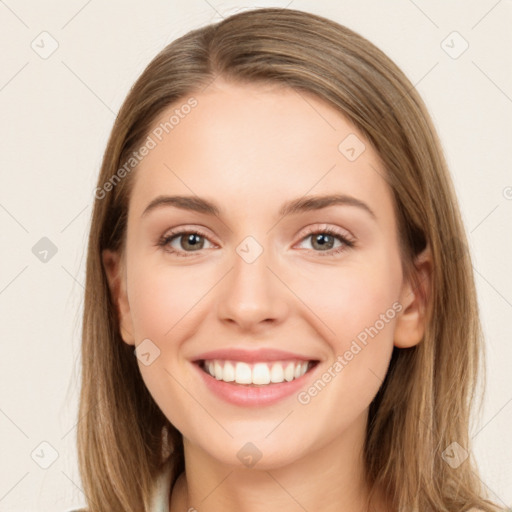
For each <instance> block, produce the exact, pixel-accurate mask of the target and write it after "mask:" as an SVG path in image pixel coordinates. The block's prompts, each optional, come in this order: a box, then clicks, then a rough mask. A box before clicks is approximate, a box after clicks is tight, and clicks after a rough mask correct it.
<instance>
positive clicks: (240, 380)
mask: <svg viewBox="0 0 512 512" xmlns="http://www.w3.org/2000/svg"><path fill="white" fill-rule="evenodd" d="M316 363H317V361H302V360H297V361H273V362H271V363H269V362H256V363H246V362H244V361H228V360H221V359H209V360H203V361H200V362H199V365H200V367H201V368H202V369H203V370H204V371H205V372H206V373H208V374H209V375H211V376H212V377H214V378H215V379H217V380H222V381H224V382H232V383H234V384H243V385H257V386H265V385H271V384H280V383H282V382H285V381H286V382H291V381H293V380H295V379H298V378H300V377H302V376H303V375H304V374H305V373H306V372H307V371H308V370H310V369H311V368H312V367H313V366H314V365H315V364H316Z"/></svg>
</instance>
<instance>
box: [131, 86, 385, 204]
mask: <svg viewBox="0 0 512 512" xmlns="http://www.w3.org/2000/svg"><path fill="white" fill-rule="evenodd" d="M190 105H193V106H192V107H191V106H190ZM148 137H149V138H150V139H151V143H150V145H151V146H152V148H151V149H150V151H149V152H148V154H147V155H146V156H145V157H144V158H143V159H142V161H141V162H140V164H139V165H138V168H137V170H136V172H135V184H134V187H133V191H132V198H131V201H130V209H131V210H132V209H133V210H136V213H138V214H141V213H142V211H143V209H144V207H145V206H146V205H147V203H148V202H149V201H151V200H152V199H154V197H156V196H158V195H162V194H186V195H198V196H201V197H209V198H211V199H212V200H213V201H215V202H216V203H218V204H220V205H221V207H223V210H224V209H226V210H227V209H229V205H232V206H233V207H236V208H243V209H245V210H252V211H257V210H258V209H264V208H267V207H268V208H273V207H274V204H275V203H277V202H278V203H279V204H281V203H282V202H283V201H285V200H286V199H289V198H296V197H300V196H304V195H310V194H311V195H314V194H327V193H329V194H330V193H347V194H351V195H354V196H357V197H358V198H360V199H361V200H364V201H365V202H369V203H373V204H376V203H379V202H380V203H383V204H382V205H381V207H382V208H386V207H388V208H389V207H390V206H391V195H390V191H389V190H388V187H387V184H386V182H385V179H384V175H385V172H384V170H383V168H382V164H381V162H380V159H379V158H378V155H377V154H376V152H375V151H374V150H373V148H372V147H371V146H370V144H369V143H368V141H367V140H365V138H364V136H363V135H362V134H361V133H360V131H359V130H357V129H356V128H355V127H354V126H353V125H352V124H351V123H350V122H349V121H348V120H347V119H346V118H345V117H344V116H343V115H342V114H341V113H340V112H338V111H336V110H335V109H334V108H333V107H332V106H330V105H328V104H327V103H326V102H324V101H323V100H321V99H319V98H317V97H316V96H313V95H311V94H308V93H305V92H302V91H300V92H299V91H295V90H293V89H290V88H284V87H281V86H278V87H276V86H272V85H267V84H264V85H259V84H248V85H246V84H244V85H238V84H232V83H227V82H224V81H222V80H219V79H217V80H216V81H215V82H214V83H212V84H211V85H210V86H209V87H208V88H207V89H206V90H204V91H202V92H199V93H196V94H191V95H190V96H187V97H185V98H183V99H181V100H180V101H177V102H176V103H174V104H173V105H172V106H170V107H168V108H166V109H165V111H163V112H162V113H161V114H160V115H159V116H158V118H157V119H156V120H155V122H154V123H153V124H152V126H151V127H150V129H149V130H148ZM148 140H149V139H148ZM276 207H277V205H276ZM239 211H240V210H239Z"/></svg>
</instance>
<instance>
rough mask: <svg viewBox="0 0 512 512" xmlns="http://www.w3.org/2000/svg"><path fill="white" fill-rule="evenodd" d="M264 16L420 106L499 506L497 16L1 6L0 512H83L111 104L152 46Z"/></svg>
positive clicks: (390, 8) (501, 106)
mask: <svg viewBox="0 0 512 512" xmlns="http://www.w3.org/2000/svg"><path fill="white" fill-rule="evenodd" d="M263 6H278V7H289V8H295V9H300V10H306V11H311V12H314V13H317V14H320V15H323V16H325V17H328V18H332V19H333V20H335V21H337V22H339V23H342V24H345V25H347V26H348V27H349V28H351V29H353V30H355V31H357V32H359V33H361V34H362V35H364V36H365V37H367V38H368V39H370V40H371V41H372V42H374V43H375V44H376V45H377V46H379V47H380V48H381V49H382V50H384V51H385V52H386V53H387V54H388V55H389V56H390V57H391V58H392V59H394V60H395V62H396V63H397V64H398V65H399V66H400V67H401V68H402V69H403V70H404V72H405V73H406V74H407V76H408V77H409V78H410V80H411V81H412V83H413V84H414V85H415V86H416V87H417V89H418V90H419V92H420V94H421V95H422V96H423V98H424V100H425V101H426V103H427V107H428V108H429V110H430V112H431V114H432V116H433V119H434V122H435V125H436V127H437V129H438V132H439V135H440V138H441V140H442V144H443V146H444V148H445V151H446V156H447V159H448V163H449V165H450V169H451V172H452V176H453V180H454V182H455V186H456V190H457V194H458V197H459V200H460V204H461V209H462V213H463V218H464V221H465V224H466V228H467V231H468V235H469V241H470V250H471V253H472V256H473V258H474V269H475V276H476V284H477V287H478V294H479V302H480V306H481V311H482V321H483V326H484V329H485V333H486V337H487V357H488V375H487V394H486V396H485V401H484V406H483V412H482V416H481V418H475V424H474V426H473V428H472V435H473V442H474V456H475V458H476V460H477V462H478V463H479V466H480V469H481V476H482V478H483V480H484V481H485V482H486V484H487V486H488V490H489V494H490V495H491V497H492V498H493V499H494V500H496V501H497V502H498V503H501V504H502V505H508V506H509V507H510V506H511V503H512V441H511V437H510V432H511V426H512V382H511V378H510V365H511V362H512V339H511V331H512V330H511V327H510V321H511V319H512V272H511V270H510V254H511V253H512V233H511V228H510V226H511V220H512V171H511V169H512V156H511V151H510V147H511V141H512V123H511V119H512V71H511V70H512V57H511V49H512V31H511V30H510V27H511V26H512V25H511V23H512V3H511V1H510V0H501V1H497V0H480V1H470V2H468V1H452V2H442V1H440V0H437V1H426V0H415V2H413V1H412V0H397V1H390V2H379V1H377V0H373V1H372V0H367V1H350V2H349V1H334V0H332V1H328V0H322V1H316V2H313V1H310V2H307V1H299V0H294V1H291V2H290V0H286V1H284V2H279V1H276V2H256V3H254V4H251V3H249V2H241V3H234V2H220V1H214V0H190V1H187V2H185V1H183V2H178V1H157V0H150V1H146V2H135V1H133V0H131V1H120V0H115V1H104V2H100V1H99V0H89V1H87V0H72V1H68V2H57V1H48V2H36V1H22V0H20V1H15V0H6V1H2V2H0V44H1V48H2V54H1V56H2V57H1V58H2V62H1V66H0V111H1V123H0V129H1V133H0V140H1V141H2V144H1V151H0V173H1V188H0V233H1V237H2V243H1V246H0V247H1V249H0V251H1V253H0V255H1V256H0V257H1V265H0V314H1V322H0V329H1V349H2V350H1V371H0V431H1V434H0V461H1V462H0V464H1V466H0V510H1V511H3V512H17V511H20V512H21V511H23V512H29V511H41V512H42V511H45V512H63V511H65V510H68V509H69V508H72V507H73V506H75V507H77V506H79V505H82V504H84V497H83V494H82V492H81V483H80V478H79V475H78V471H77V458H76V448H75V435H76V423H77V421H79V420H78V418H77V404H78V389H79V388H78V384H79V375H80V364H79V363H80V361H79V349H80V327H81V318H80V316H81V308H82V296H83V283H84V277H85V276H84V268H85V250H86V236H87V230H88V226H89V218H90V214H91V206H92V203H93V199H94V196H93V194H94V188H95V186H96V178H97V174H98V170H99V166H100V163H101V158H102V153H103V151H104V148H105V145H106V141H107V137H108V134H109V132H110V129H111V127H112V123H113V121H114V118H115V115H116V112H117V110H118V109H119V107H120V104H121V102H122V101H123V99H124V97H125V95H126V94H127V92H128V89H129V87H130V86H131V85H132V83H133V82H134V80H135V79H136V78H137V77H138V75H139V74H140V73H141V72H142V70H143V68H144V67H145V66H146V65H147V64H148V63H149V61H150V60H151V59H152V58H153V57H154V56H155V55H156V54H157V53H158V51H160V50H161V49H162V48H163V47H164V46H165V45H166V44H167V43H169V42H171V41H172V40H173V39H175V38H176V37H178V36H180V35H182V34H184V33H185V32H187V31H188V30H190V29H192V28H196V27H199V26H202V25H204V24H206V23H209V22H213V21H218V20H220V19H221V18H222V17H226V16H228V15H229V14H232V13H234V12H236V11H237V10H239V9H241V8H244V9H245V8H253V7H263ZM44 237H46V238H47V239H48V240H46V239H45V240H42V241H41V239H42V238H44ZM45 251H47V252H45Z"/></svg>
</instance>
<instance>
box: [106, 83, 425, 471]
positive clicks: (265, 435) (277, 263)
mask: <svg viewBox="0 0 512 512" xmlns="http://www.w3.org/2000/svg"><path fill="white" fill-rule="evenodd" d="M193 97H194V98H195V101H196V102H197V103H196V104H195V106H194V107H193V108H190V109H189V108H187V109H182V110H180V112H182V115H181V116H179V122H175V123H174V125H173V128H172V130H168V131H169V133H168V134H166V133H165V131H164V132H163V136H162V133H161V132H162V129H161V123H165V122H166V121H169V118H170V116H171V115H172V114H173V113H174V111H175V109H180V106H182V105H183V104H185V103H186V100H187V98H185V99H184V100H183V101H180V102H178V103H177V104H176V105H173V106H172V107H171V108H168V109H167V110H166V111H165V112H164V113H163V114H162V115H161V116H160V117H159V119H158V120H157V121H156V122H155V123H154V125H153V126H152V128H151V130H150V132H149V135H150V136H151V137H152V140H153V141H154V142H155V143H156V145H155V147H153V148H152V149H151V150H150V151H149V153H148V154H147V155H146V156H145V157H144V158H143V160H142V161H141V163H140V164H139V167H138V168H137V170H136V171H134V172H135V173H136V174H135V176H134V179H135V181H134V186H133V190H132V195H131V198H130V204H129V215H128V224H127V239H126V250H125V252H124V254H123V255H122V258H120V257H119V255H118V254H113V253H110V252H106V253H105V254H104V262H105V266H106V269H107V272H108V275H109V279H110V283H111V287H112V289H113V290H116V300H117V303H118V307H119V314H120V320H121V331H122V337H123V339H124V341H125V342H126V343H128V344H131V345H134V348H135V347H137V354H138V364H139V368H140V371H141V374H142V377H143V379H144V382H145V384H146V386H147V387H148V389H149V391H150V393H151V394H152V396H153V397H154V399H155V401H156V402H157V404H158V405H159V407H160V408H161V409H162V411H163V412H164V414H165V415H166V416H167V418H168V419H169V420H170V422H171V423H172V424H173V425H175V427H176V428H177V429H178V430H179V431H180V432H181V433H182V434H183V436H184V438H185V440H186V442H187V443H188V444H189V445H190V446H194V447H195V449H196V450H198V451H199V452H201V453H202V454H203V455H204V456H205V457H210V458H211V459H212V460H217V461H221V462H223V463H226V464H237V465H240V464H241V463H247V461H248V460H249V459H248V458H247V457H253V459H254V457H255V458H256V459H257V458H259V457H261V458H260V460H259V461H258V464H259V467H262V468H263V467H267V468H272V467H277V466H283V465H285V464H288V463H291V462H293V461H295V460H297V459H298V458H300V457H304V456H307V455H308V454H311V453H313V452H315V451H317V450H322V449H325V448H327V447H329V446H334V444H335V443H336V442H337V441H338V440H340V439H343V438H344V436H345V438H346V437H347V436H348V435H349V433H352V434H350V435H354V432H357V433H358V434H357V435H360V434H361V433H362V432H363V429H364V421H363V420H365V419H366V414H367V411H368V407H369V404H370V402H371V401H372V399H373V398H374V396H375V394H376V393H377V391H378V389H379V387H380V385H381V383H382V380H383V379H384V377H385V374H386V371H387V368H388V364H389V361H390V357H391V353H392V349H393V346H394V345H396V346H400V347H406V346H411V345H413V344H415V343H418V342H419V341H420V338H421V335H422V325H421V314H420V312H419V310H418V309H417V308H416V299H415V294H414V290H413V289H412V288H411V286H410V285H409V283H407V282H406V281H405V280H404V276H403V273H402V265H401V260H400V253H399V245H398V238H397V222H396V218H395V216H394V209H393V199H392V193H391V191H390V189H389V188H388V185H387V184H386V181H385V179H384V175H385V170H384V169H383V167H382V164H381V162H380V161H379V158H378V156H377V154H376V153H375V151H374V150H373V149H372V147H371V145H370V143H369V142H368V141H367V140H365V138H364V136H363V135H362V134H361V133H360V132H359V131H358V130H357V129H356V128H355V127H354V126H352V125H351V124H350V123H349V122H348V121H347V120H346V119H345V118H344V117H343V116H342V115H341V114H340V113H338V112H337V111H335V110H334V109H333V108H332V107H330V106H329V105H327V104H325V103H323V102H322V101H321V100H319V99H317V98H316V97H313V96H310V95H305V94H304V93H301V94H298V93H296V92H294V91H293V90H291V89H284V88H276V87H274V88H271V87H268V86H265V87H264V86H261V85H243V86H242V85H234V84H230V83H227V82H224V81H221V80H220V79H218V80H217V81H216V82H215V83H213V84H212V85H210V86H209V87H208V88H207V89H206V90H204V91H203V92H201V93H198V94H195V95H193ZM185 111H186V112H187V114H183V112H185ZM159 126H160V130H158V127H159ZM156 134H159V136H157V135H156ZM159 137H160V138H161V140H159ZM151 145H153V144H151ZM170 196H185V197H186V198H188V199H181V200H176V199H175V200H172V199H170ZM325 197H327V199H321V198H325ZM329 198H330V199H329ZM333 198H334V199H337V200H333ZM309 199H312V200H311V201H309V202H308V201H305V200H309ZM297 201H298V202H297ZM205 202H208V203H209V204H210V206H209V207H206V206H205ZM150 205H151V206H150ZM290 205H295V208H291V207H290ZM212 207H213V208H214V209H216V210H214V213H212ZM287 207H288V208H287ZM116 283H117V284H118V286H116ZM210 372H211V373H213V375H211V374H210ZM304 372H305V373H304ZM233 379H235V380H233ZM225 381H226V382H225ZM248 443H250V444H248ZM253 459H251V460H253ZM256 459H254V460H256Z"/></svg>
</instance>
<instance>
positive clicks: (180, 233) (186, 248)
mask: <svg viewBox="0 0 512 512" xmlns="http://www.w3.org/2000/svg"><path fill="white" fill-rule="evenodd" d="M185 235H186V236H185ZM207 240H208V238H207V235H206V234H204V233H203V232H201V231H200V230H196V229H194V230H185V229H182V230H179V229H176V230H174V231H171V232H170V233H166V234H165V235H164V236H162V238H161V239H160V240H159V242H158V245H159V246H160V247H163V248H164V249H165V251H167V252H169V253H172V254H176V255H177V256H185V257H187V256H189V254H187V253H194V252H198V251H201V250H202V249H205V248H207V247H205V241H207ZM208 243H210V242H209V241H208ZM212 245H214V244H212Z"/></svg>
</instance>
